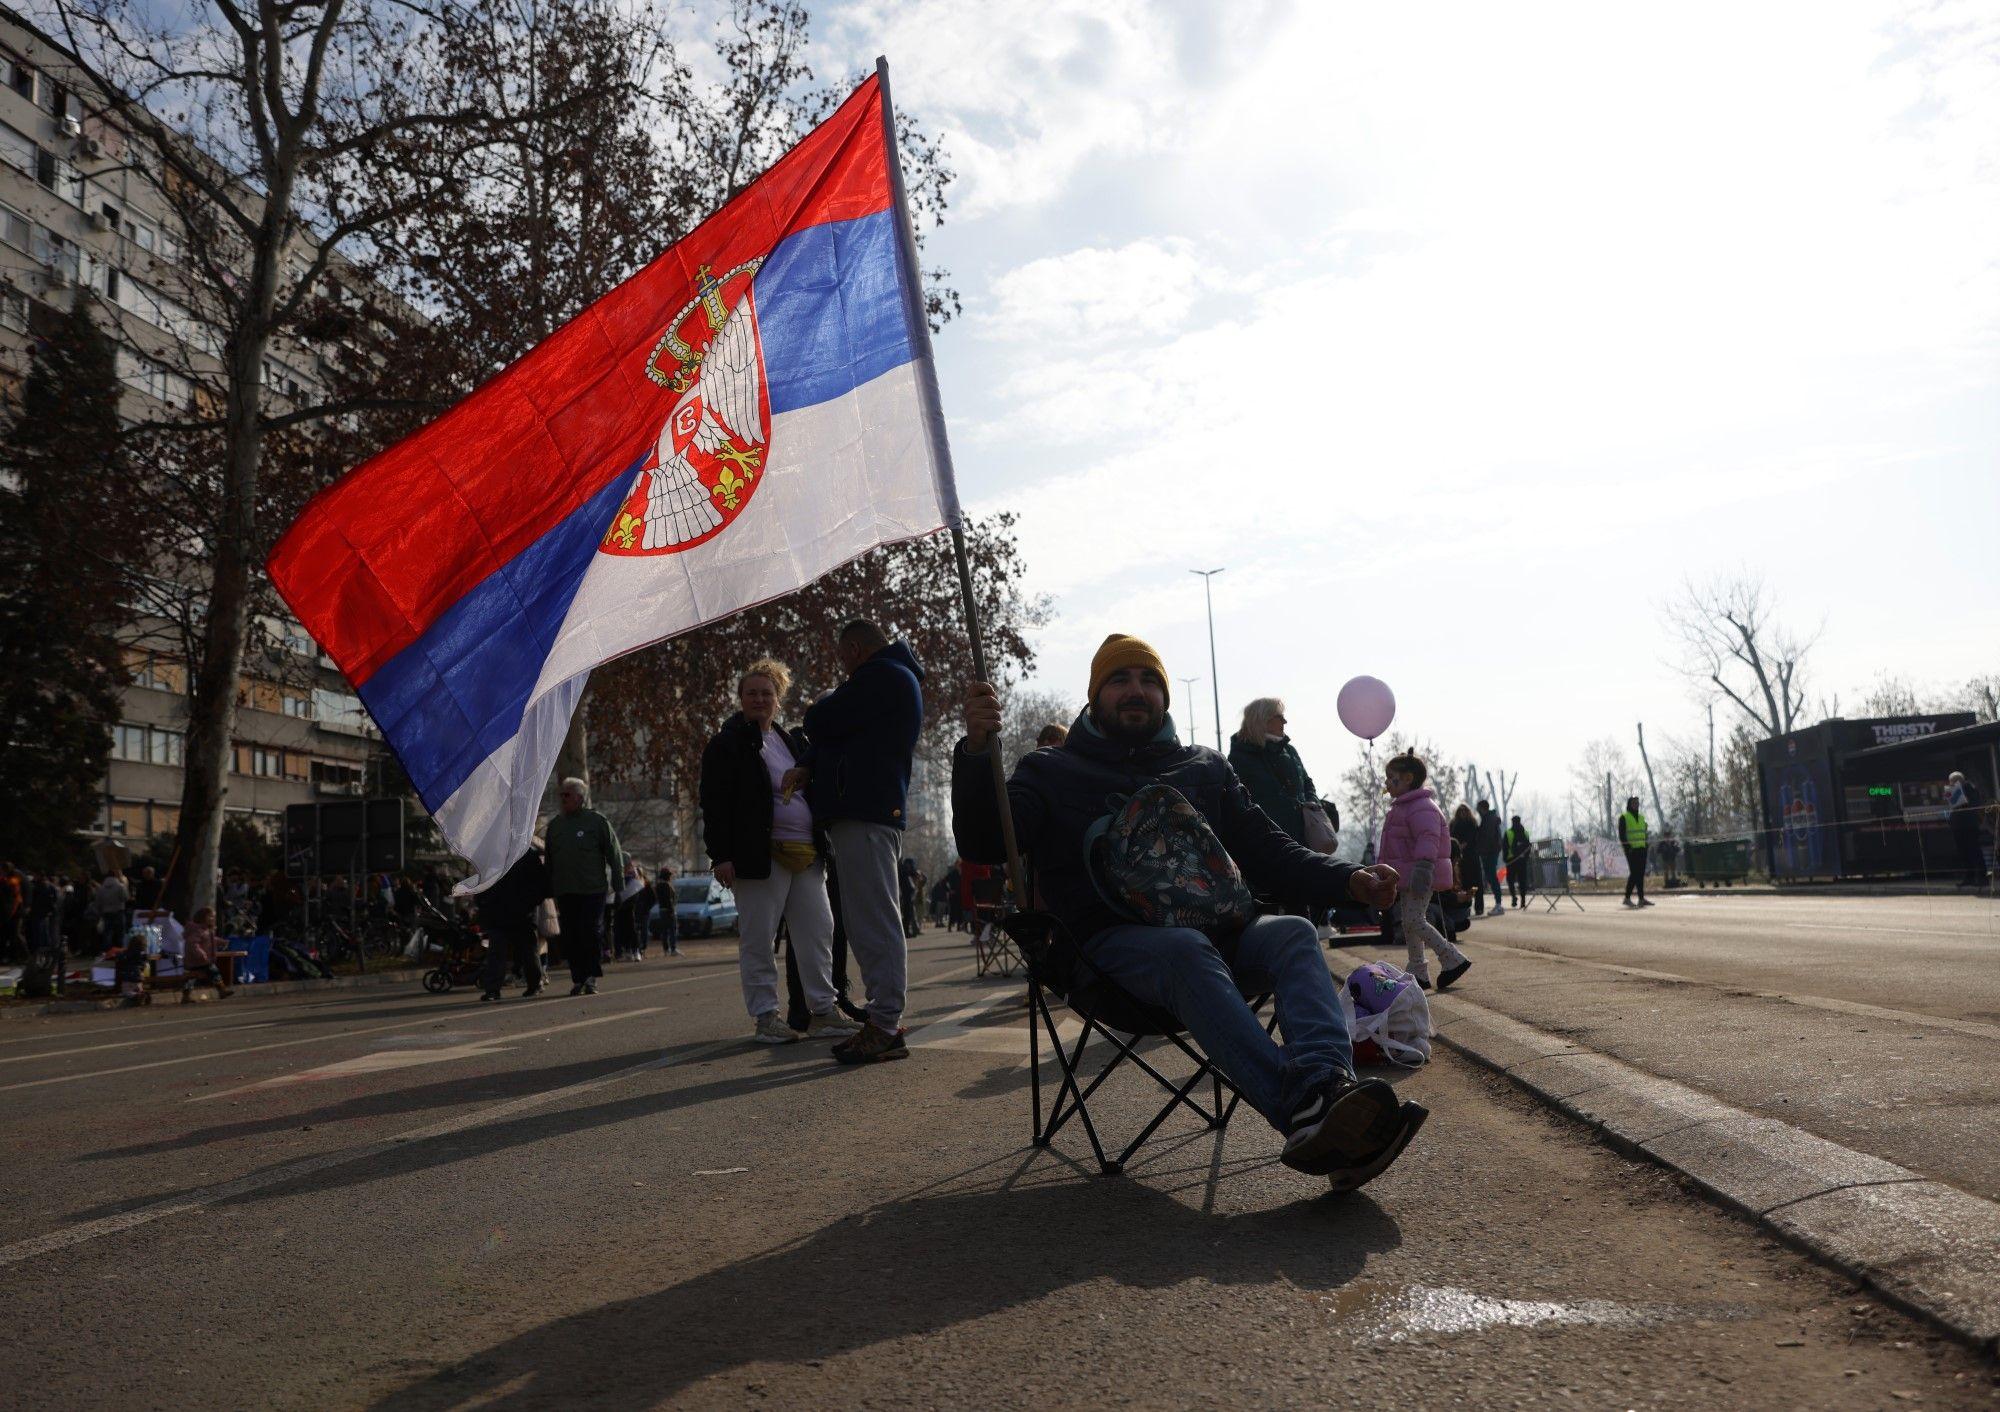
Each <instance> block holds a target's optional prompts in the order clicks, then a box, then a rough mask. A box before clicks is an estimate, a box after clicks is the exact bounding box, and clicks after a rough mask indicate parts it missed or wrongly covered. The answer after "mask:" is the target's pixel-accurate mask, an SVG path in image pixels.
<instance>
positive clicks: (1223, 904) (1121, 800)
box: [1084, 784, 1256, 934]
mask: <svg viewBox="0 0 2000 1412" xmlns="http://www.w3.org/2000/svg"><path fill="white" fill-rule="evenodd" d="M1110 803H1111V812H1110V813H1109V814H1108V815H1106V816H1105V817H1104V818H1102V819H1099V820H1098V821H1097V822H1096V823H1095V824H1093V825H1092V826H1091V828H1090V830H1089V831H1088V832H1087V833H1086V835H1085V837H1084V846H1085V848H1087V849H1088V850H1089V857H1090V874H1091V877H1092V879H1093V880H1094V881H1095V882H1096V884H1097V890H1098V892H1099V893H1100V894H1102V895H1103V897H1104V900H1105V901H1106V902H1108V903H1109V904H1110V905H1111V907H1112V909H1113V910H1114V911H1116V912H1118V913H1120V914H1121V915H1123V916H1126V917H1130V918H1131V919H1132V920H1133V921H1135V922H1140V923H1143V924H1144V925H1146V926H1152V927H1193V928H1194V929H1196V930H1197V931H1203V932H1208V933H1211V934H1233V933H1235V932H1238V931H1241V930H1242V929H1243V927H1244V926H1245V925H1246V924H1247V923H1248V922H1249V921H1250V919H1251V918H1252V917H1254V916H1255V915H1256V903H1255V902H1254V900H1253V899H1252V898H1251V896H1250V889H1249V887H1248V886H1246V885H1245V883H1244V881H1243V874H1242V871H1241V870H1240V869H1238V868H1237V866H1236V860H1235V859H1234V858H1231V857H1230V856H1229V850H1228V849H1226V848H1224V847H1223V846H1222V840H1221V839H1219V838H1217V837H1216V836H1215V830H1214V829H1212V828H1210V827H1209V824H1208V820H1207V819H1205V818H1204V817H1202V813H1201V811H1200V810H1199V809H1197V808H1195V807H1194V805H1192V804H1190V803H1189V802H1188V800H1187V796H1186V795H1184V794H1182V793H1181V792H1180V791H1179V790H1177V789H1175V788H1174V787H1173V786H1172V785H1166V784H1149V785H1145V786H1142V787H1141V788H1139V789H1137V790H1135V791H1133V792H1132V793H1131V794H1129V795H1123V796H1119V795H1113V796H1112V798H1111V801H1110Z"/></svg>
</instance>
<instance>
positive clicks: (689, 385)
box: [599, 259, 771, 555]
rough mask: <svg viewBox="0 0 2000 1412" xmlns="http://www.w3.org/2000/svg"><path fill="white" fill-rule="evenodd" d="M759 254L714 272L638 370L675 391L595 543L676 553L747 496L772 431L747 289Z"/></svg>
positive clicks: (703, 277) (703, 536) (714, 531)
mask: <svg viewBox="0 0 2000 1412" xmlns="http://www.w3.org/2000/svg"><path fill="white" fill-rule="evenodd" d="M762 264H763V261H762V260H761V259H758V260H751V261H748V262H746V263H744V264H741V265H738V266H736V267H735V268H734V269H731V270H730V271H728V272H727V273H726V274H723V275H720V276H718V275H716V274H715V273H714V272H713V271H711V270H710V268H709V267H708V266H706V265H703V266H702V267H701V269H700V271H699V272H698V274H697V277H696V282H695V297H694V298H693V299H692V300H690V301H689V302H688V304H687V305H686V307H685V308H683V309H682V310H681V311H680V312H679V313H677V314H675V315H674V317H673V318H672V319H671V320H670V321H669V322H668V324H667V330H666V333H665V334H663V335H662V336H661V338H660V341H659V343H658V344H657V345H656V346H655V347H654V349H653V352H652V356H651V357H649V358H648V359H647V360H646V376H647V377H648V378H651V379H652V380H653V381H654V382H656V383H658V384H660V386H662V387H664V388H666V389H668V390H669V391H670V392H673V393H675V394H677V396H676V399H675V401H674V406H673V410H672V411H671V412H670V413H669V414H668V415H667V421H666V425H665V426H663V427H661V428H660V437H659V441H658V442H657V443H656V444H655V445H654V447H653V449H652V451H650V452H649V453H647V456H646V463H645V465H644V467H642V469H641V474H640V476H639V480H638V483H637V484H636V485H635V486H634V487H633V489H632V494H631V496H630V497H629V498H628V499H627V500H626V501H625V504H624V505H623V506H621V507H620V508H619V511H618V514H617V515H616V516H615V517H614V518H613V520H612V522H611V528H610V530H609V531H608V532H607V533H606V534H605V536H604V542H603V544H602V545H600V546H599V548H600V549H601V551H602V552H603V553H606V554H621V555H623V554H676V553H679V552H680V551H681V550H683V549H692V548H694V546H695V545H697V544H702V543H705V542H707V541H708V540H710V539H713V538H714V537H715V536H716V535H718V534H720V533H722V531H723V530H725V529H727V528H728V527H729V523H730V521H732V520H734V519H735V518H736V516H737V515H738V514H739V513H740V512H741V511H742V509H743V507H744V506H745V505H747V504H749V503H750V497H751V496H752V495H754V494H755V493H756V490H757V482H758V478H759V476H760V474H761V472H762V471H763V467H764V451H765V448H766V447H767V446H768V445H769V443H770V440H771V399H770V394H769V390H768V388H767V386H766V383H765V378H764V345H763V339H762V336H761V335H760V334H759V332H758V329H757V300H756V293H755V290H754V288H753V282H754V280H755V278H756V274H757V269H758V267H759V266H760V265H762Z"/></svg>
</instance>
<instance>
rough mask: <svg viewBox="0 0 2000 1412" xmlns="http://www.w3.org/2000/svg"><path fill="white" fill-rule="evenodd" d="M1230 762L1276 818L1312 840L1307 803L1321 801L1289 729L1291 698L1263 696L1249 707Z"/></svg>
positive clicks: (1233, 742) (1301, 839) (1288, 829)
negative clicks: (1287, 700) (1286, 700)
mask: <svg viewBox="0 0 2000 1412" xmlns="http://www.w3.org/2000/svg"><path fill="white" fill-rule="evenodd" d="M1229 763H1230V764H1231V765H1232V766H1233V767H1234V768H1235V770H1236V777H1237V778H1238V779H1240V780H1242V781H1243V787H1244V788H1245V789H1247V790H1249V791H1250V797H1251V799H1253V800H1255V801H1256V804H1257V807H1258V808H1259V809H1262V810H1263V811H1264V812H1265V813H1266V814H1268V815H1270V816H1271V822H1272V823H1274V824H1276V825H1277V826H1278V827H1279V828H1281V829H1283V830H1284V831H1285V832H1286V834H1288V835H1289V836H1290V837H1292V838H1293V839H1295V840H1297V841H1298V842H1300V843H1304V842H1305V841H1306V815H1305V810H1306V805H1308V804H1314V803H1317V802H1318V800H1319V791H1317V790H1316V789H1314V788H1313V782H1312V776H1311V775H1309V774H1307V773H1306V763H1305V761H1303V760H1301V759H1300V758H1299V752H1298V750H1297V749H1296V748H1294V747H1293V745H1292V742H1291V739H1290V737H1288V736H1287V735H1286V734H1285V703H1284V702H1283V701H1280V700H1279V699H1278V698H1277V697H1275V696H1260V697H1258V698H1257V699H1256V700H1255V701H1252V702H1251V703H1250V704H1249V705H1248V706H1245V707H1244V708H1243V725H1242V727H1241V728H1240V729H1238V731H1237V732H1236V734H1235V735H1232V736H1231V737H1229Z"/></svg>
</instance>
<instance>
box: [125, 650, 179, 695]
mask: <svg viewBox="0 0 2000 1412" xmlns="http://www.w3.org/2000/svg"><path fill="white" fill-rule="evenodd" d="M126 660H127V661H128V662H130V663H131V665H132V685H134V686H143V687H146V688H147V689H149V690H152V691H186V690H187V668H186V667H184V666H182V665H181V664H180V663H179V662H178V661H176V660H174V659H173V658H172V657H162V656H161V655H160V654H159V653H157V652H138V651H134V652H132V653H130V654H129V655H128V656H127V658H126Z"/></svg>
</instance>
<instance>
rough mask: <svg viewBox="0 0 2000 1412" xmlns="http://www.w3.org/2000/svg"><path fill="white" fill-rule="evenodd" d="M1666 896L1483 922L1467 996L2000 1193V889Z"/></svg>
mask: <svg viewBox="0 0 2000 1412" xmlns="http://www.w3.org/2000/svg"><path fill="white" fill-rule="evenodd" d="M1656 895H1657V896H1658V898H1659V905H1658V906H1656V907H1649V908H1646V909H1644V910H1627V909H1625V908H1623V907H1621V906H1620V905H1619V903H1618V899H1617V898H1616V897H1596V898H1585V899H1583V905H1584V907H1585V909H1586V910H1585V911H1583V912H1578V911H1577V910H1576V909H1575V908H1574V907H1572V906H1571V905H1570V904H1568V903H1564V904H1563V905H1562V906H1561V908H1560V909H1559V910H1557V911H1555V912H1549V911H1547V910H1546V909H1545V908H1544V907H1542V906H1540V905H1537V906H1535V907H1533V908H1531V909H1530V910H1528V911H1526V912H1518V913H1517V912H1513V911H1509V912H1508V913H1506V914H1504V915H1503V916H1500V917H1489V918H1486V919H1483V920H1480V921H1477V922H1475V923H1474V924H1473V927H1472V930H1471V932H1470V933H1469V934H1468V939H1467V942H1466V950H1467V954H1469V955H1470V956H1472V958H1473V962H1474V964H1473V969H1472V971H1471V972H1470V973H1469V974H1468V975H1467V977H1466V979H1465V980H1464V981H1463V982H1462V983H1461V985H1460V987H1459V991H1460V993H1462V994H1463V995H1464V996H1465V997H1466V998H1467V999H1469V1000H1473V1001H1476V1002H1477V1003H1479V1004H1481V1005H1485V1006H1489V1007H1491V1008H1493V1009H1496V1010H1499V1011H1500V1012H1502V1013H1503V1014H1507V1015H1511V1016H1513V1017H1514V1018H1516V1019H1519V1020H1523V1021H1525V1022H1526V1023H1528V1024H1531V1025H1534V1026H1536V1027H1537V1028H1539V1029H1543V1030H1548V1031H1551V1032H1553V1033H1556V1034H1560V1035H1563V1036H1565V1037H1567V1038H1570V1039H1573V1040H1575V1041H1576V1042H1577V1043H1579V1044H1582V1045H1585V1046H1587V1047H1589V1048H1591V1049H1594V1050H1597V1051H1599V1052H1601V1053H1605V1054H1610V1055H1612V1056H1614V1057H1616V1058H1619V1059H1623V1060H1625V1061H1626V1062H1627V1063H1630V1064H1633V1065H1636V1066H1637V1067H1639V1068H1641V1069H1645V1070H1648V1071H1650V1072H1652V1073H1656V1074H1660V1075H1663V1076H1664V1077H1667V1078H1671V1079H1676V1080H1679V1081H1680V1082H1682V1083H1685V1084H1688V1085H1690V1086H1691V1087H1694V1088H1697V1089H1700V1090H1701V1091H1703V1092H1705V1093H1709V1094H1712V1095H1714V1096H1715V1097H1718V1098H1721V1099H1723V1100H1725V1101H1727V1102H1729V1103H1732V1104H1735V1105H1736V1106H1738V1107H1741V1108H1746V1109H1749V1110H1751V1111H1753V1112H1756V1113H1758V1114H1759V1115H1761V1116H1765V1117H1771V1118H1779V1119H1783V1120H1784V1121H1786V1122H1789V1123H1793V1124H1796V1125H1798V1126H1800V1127H1803V1128H1805V1129H1807V1130H1808V1131H1810V1132H1814V1133H1817V1134H1818V1135H1820V1136H1821V1137H1825V1138H1829V1139H1831V1140H1833V1141H1835V1142H1838V1143H1841V1144H1842V1145H1844V1146H1847V1147H1852V1148H1856V1149H1858V1150H1860V1151H1863V1152H1869V1153H1872V1154H1874V1155H1876V1156H1878V1157H1884V1158H1887V1159H1889V1160H1890V1161H1892V1162H1897V1163H1900V1164H1901V1165H1903V1166H1905V1167H1909V1168H1912V1169H1913V1170H1916V1171H1919V1172H1922V1173H1924V1174H1925V1175H1927V1176H1932V1177H1937V1178H1939V1179H1940V1180H1943V1181H1947V1182H1950V1183H1952V1184H1953V1185H1955V1186H1958V1187H1961V1188H1963V1189H1964V1190H1966V1191H1969V1192H1972V1193H1974V1194H1975V1195H1979V1196H1984V1197H1987V1198H1990V1199H2000V1138H1996V1136H1995V1134H1996V1133H2000V903H1995V902H1994V901H1993V900H1992V899H1990V898H1989V899H1981V898H1975V897H1970V896H1964V897H1910V898H1896V897H1850V896H1840V895H1827V894H1825V893H1816V894H1813V895H1809V896H1794V895H1785V894H1778V895H1771V894H1762V895H1758V894H1750V895H1745V894H1741V893H1737V894H1731V893H1729V892H1727V891H1723V892H1715V891H1708V892H1694V893H1688V892H1681V893H1660V894H1656ZM1358 949H1359V950H1360V951H1361V952H1362V953H1363V954H1386V953H1371V952H1369V949H1368V948H1367V947H1365V946H1363V947H1360V948H1358ZM1445 1003H1446V1004H1449V1003H1450V1002H1449V1000H1447V1001H1446V1002H1445Z"/></svg>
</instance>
